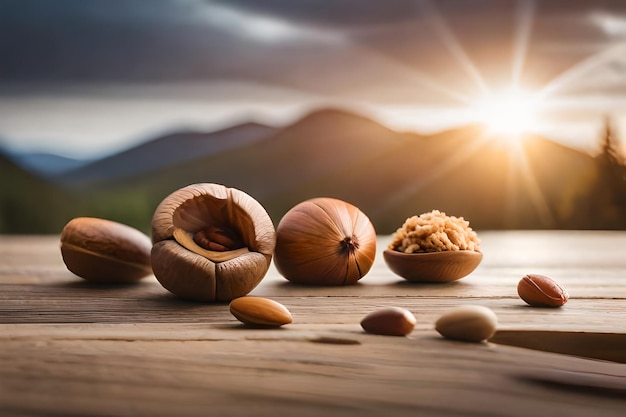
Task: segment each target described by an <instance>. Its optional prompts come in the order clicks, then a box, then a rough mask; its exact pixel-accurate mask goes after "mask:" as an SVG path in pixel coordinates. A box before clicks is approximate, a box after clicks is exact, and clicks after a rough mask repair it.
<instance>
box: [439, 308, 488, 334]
mask: <svg viewBox="0 0 626 417" xmlns="http://www.w3.org/2000/svg"><path fill="white" fill-rule="evenodd" d="M497 324H498V318H497V316H496V314H495V313H494V312H493V311H492V310H490V309H489V308H487V307H483V306H475V305H466V306H461V307H457V308H455V309H453V310H450V311H448V312H446V313H445V314H443V315H442V316H441V317H439V319H438V320H437V322H436V323H435V330H437V331H438V332H439V333H440V334H441V335H442V336H443V337H446V338H448V339H455V340H462V341H466V342H482V341H483V340H486V339H489V338H490V337H491V336H493V335H494V333H495V332H496V326H497Z"/></svg>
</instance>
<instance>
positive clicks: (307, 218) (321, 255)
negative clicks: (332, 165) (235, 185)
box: [274, 197, 376, 285]
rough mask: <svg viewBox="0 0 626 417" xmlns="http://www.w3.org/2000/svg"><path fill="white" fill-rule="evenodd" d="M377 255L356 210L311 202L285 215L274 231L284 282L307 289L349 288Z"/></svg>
mask: <svg viewBox="0 0 626 417" xmlns="http://www.w3.org/2000/svg"><path fill="white" fill-rule="evenodd" d="M375 256H376V231H375V230H374V226H373V225H372V223H371V222H370V220H369V218H368V217H367V216H366V215H365V214H364V213H363V212H362V211H361V210H359V209H358V208H357V207H355V206H353V205H352V204H349V203H346V202H345V201H342V200H338V199H335V198H325V197H322V198H314V199H311V200H307V201H304V202H302V203H300V204H298V205H296V206H295V207H293V208H292V209H291V210H289V211H288V212H287V213H286V214H285V215H284V216H283V218H282V219H281V220H280V223H279V224H278V228H277V229H276V253H275V255H274V264H275V265H276V269H277V270H278V272H279V273H280V274H281V275H282V276H283V277H285V278H286V279H287V280H289V281H291V282H293V283H296V284H306V285H350V284H355V283H356V282H357V281H358V280H359V279H361V278H362V277H363V276H364V275H365V274H367V273H368V272H369V270H370V268H371V267H372V264H373V263H374V257H375Z"/></svg>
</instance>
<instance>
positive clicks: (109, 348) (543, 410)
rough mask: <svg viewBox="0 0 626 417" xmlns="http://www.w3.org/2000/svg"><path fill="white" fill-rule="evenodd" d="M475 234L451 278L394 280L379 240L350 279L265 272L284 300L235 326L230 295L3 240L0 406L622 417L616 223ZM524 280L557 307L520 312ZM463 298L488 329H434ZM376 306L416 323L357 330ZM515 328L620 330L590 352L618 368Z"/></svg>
mask: <svg viewBox="0 0 626 417" xmlns="http://www.w3.org/2000/svg"><path fill="white" fill-rule="evenodd" d="M479 235H480V237H481V239H482V241H483V243H482V250H483V252H484V259H483V262H482V263H481V265H480V266H479V267H478V269H477V270H475V271H474V272H473V273H472V274H471V275H470V276H468V277H466V278H464V279H462V280H460V281H457V282H455V283H451V284H439V285H435V284H428V285H424V284H422V285H416V284H408V283H405V282H404V281H403V280H402V279H401V278H399V277H397V276H395V275H393V273H391V272H390V271H389V270H388V269H387V267H386V265H385V263H384V261H383V258H382V256H381V252H382V250H383V248H384V246H385V245H386V243H387V242H388V240H389V237H388V236H381V237H379V242H378V252H379V253H378V255H377V258H376V262H375V264H374V267H373V268H372V270H371V271H370V273H369V274H368V275H366V276H365V277H364V278H363V279H362V280H361V281H360V282H359V284H357V285H355V286H350V287H340V288H329V287H321V288H317V287H303V286H295V285H292V284H290V283H288V282H287V281H285V280H284V279H282V278H281V277H280V276H279V275H278V273H277V272H276V270H275V269H274V268H273V266H272V268H271V269H270V271H269V273H268V275H267V276H266V278H265V279H264V280H263V282H262V283H261V284H260V285H259V286H258V287H257V288H256V289H255V290H254V291H253V293H252V294H253V295H258V296H265V297H269V298H272V299H274V300H276V301H279V302H281V303H283V304H284V305H285V306H287V307H288V308H289V309H290V310H291V312H292V314H293V317H294V322H293V323H292V324H290V325H287V326H284V327H283V328H280V329H250V328H246V327H244V326H242V325H240V324H239V322H238V321H237V320H236V319H235V318H234V317H233V316H231V315H230V313H229V311H228V306H227V305H226V304H200V303H192V302H186V301H182V300H179V299H177V298H176V297H174V296H173V295H171V294H169V293H168V292H167V291H166V290H164V289H163V288H162V287H161V286H160V285H159V283H158V282H157V281H156V280H155V279H154V277H150V278H147V279H146V280H144V281H142V282H141V283H140V284H138V285H130V286H129V285H127V286H106V287H102V286H94V285H90V284H88V283H86V282H84V281H82V280H81V279H80V278H78V277H76V276H74V275H73V274H71V273H70V272H69V271H67V270H66V268H65V266H64V264H63V262H62V260H61V256H60V251H59V248H58V237H57V236H43V237H42V236H0V343H1V346H2V348H1V349H0V415H1V416H207V415H215V416H239V415H242V416H248V415H255V416H283V415H284V416H316V415H324V416H334V415H337V416H378V415H386V416H387V415H388V416H398V415H399V416H402V415H411V416H416V415H441V416H455V415H476V416H528V415H532V416H539V415H542V416H543V415H545V416H556V415H568V416H590V415H593V416H618V415H619V416H624V415H625V413H626V411H625V410H626V365H624V364H623V362H624V358H625V357H626V348H625V347H624V346H625V345H624V337H623V336H624V335H623V333H626V232H554V231H550V232H543V231H541V232H539V231H531V232H519V231H511V232H482V233H479ZM527 273H538V274H543V275H548V276H551V277H553V278H554V279H556V280H558V281H559V282H560V283H561V284H563V285H564V286H565V287H566V288H567V290H568V291H569V293H570V296H571V298H570V301H569V302H568V303H567V304H566V305H565V306H564V307H563V308H559V309H540V308H532V307H528V306H526V305H525V304H524V303H523V302H522V301H521V300H520V299H519V298H518V296H517V292H516V286H517V282H518V281H519V279H520V278H521V277H522V276H524V275H525V274H527ZM463 304H478V305H483V306H487V307H490V308H491V309H493V310H494V311H495V313H496V314H497V315H498V319H499V326H498V329H499V331H498V333H497V334H496V338H494V339H493V340H492V341H490V342H488V343H487V342H485V343H478V344H476V343H463V342H455V341H449V340H445V339H443V338H442V337H440V336H439V334H438V333H436V332H435V331H434V330H433V324H434V322H435V320H436V319H437V318H438V317H439V316H440V315H441V314H442V313H444V312H445V311H446V310H448V309H450V308H452V307H455V306H459V305H463ZM383 306H400V307H406V308H407V309H409V310H410V311H412V312H413V313H414V314H415V315H416V317H417V326H416V329H415V330H414V332H413V333H412V334H411V335H409V336H408V337H389V336H377V335H370V334H366V333H364V332H363V331H362V329H361V327H360V326H359V322H360V321H361V319H362V318H363V317H364V316H365V315H366V314H367V313H369V312H371V311H373V310H376V309H378V308H380V307H383ZM526 330H529V331H530V330H545V331H555V332H557V335H558V334H566V335H567V334H570V335H580V332H583V335H585V334H586V333H591V332H593V333H598V332H599V333H611V332H617V333H622V334H621V335H618V336H619V339H616V340H612V341H609V340H608V339H603V338H600V339H597V340H595V341H594V342H593V343H592V344H590V345H591V348H590V349H591V350H593V351H594V353H596V354H597V353H599V354H601V355H603V354H607V355H608V356H609V357H611V358H615V360H616V361H609V360H600V359H592V358H584V357H580V356H572V355H566V354H561V353H550V352H545V351H540V350H532V349H525V348H520V347H513V346H507V345H504V344H501V343H496V341H498V340H505V339H506V336H507V334H513V335H515V334H518V333H516V332H517V331H526ZM507 332H508V333H507ZM563 332H564V333H563ZM568 332H570V333H568ZM571 332H574V333H571ZM528 334H529V335H530V334H531V333H528ZM550 334H551V333H549V334H547V335H543V336H541V337H540V339H541V338H544V337H545V338H548V337H549V335H550ZM601 336H602V335H601ZM499 337H500V339H498V338H499ZM531 339H532V338H531V337H530V336H529V337H525V336H524V337H522V340H531ZM567 340H570V341H569V342H567V343H561V345H564V346H561V347H563V348H565V349H567V348H572V347H573V348H576V347H577V346H578V342H577V341H574V342H571V340H577V339H567ZM581 343H582V344H581V346H582V345H584V344H585V343H587V342H581ZM587 344H589V343H587ZM583 347H584V346H583ZM587 348H588V347H587ZM585 349H586V348H585ZM583 350H584V349H583ZM557 351H558V349H557ZM585 355H586V353H585ZM611 355H612V356H611ZM618 361H619V362H622V363H619V362H618Z"/></svg>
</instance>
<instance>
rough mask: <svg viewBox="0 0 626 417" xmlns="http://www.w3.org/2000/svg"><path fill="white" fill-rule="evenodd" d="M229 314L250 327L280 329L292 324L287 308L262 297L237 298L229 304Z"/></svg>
mask: <svg viewBox="0 0 626 417" xmlns="http://www.w3.org/2000/svg"><path fill="white" fill-rule="evenodd" d="M230 312H231V313H232V315H233V316H235V317H236V318H237V320H239V321H241V322H242V323H244V324H248V325H250V326H259V327H280V326H282V325H283V324H289V323H291V322H292V320H293V319H292V317H291V313H290V312H289V310H287V307H285V306H284V305H282V304H280V303H279V302H276V301H274V300H270V299H268V298H262V297H247V296H246V297H239V298H236V299H234V300H233V301H231V302H230Z"/></svg>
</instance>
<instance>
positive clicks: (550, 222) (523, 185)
mask: <svg viewBox="0 0 626 417" xmlns="http://www.w3.org/2000/svg"><path fill="white" fill-rule="evenodd" d="M523 145H524V144H523V143H522V142H521V141H518V142H515V144H513V146H514V147H512V148H510V149H509V152H508V157H509V171H508V174H507V183H508V186H507V198H506V201H507V204H506V206H505V219H504V220H505V222H506V223H507V224H506V226H507V227H516V226H518V224H516V219H515V216H516V208H517V207H519V206H520V205H521V202H520V199H521V198H523V197H522V196H520V194H522V195H523V191H524V190H525V191H526V192H527V193H528V198H530V203H531V205H532V207H533V208H534V210H535V212H536V213H537V216H538V217H539V220H540V222H541V225H542V226H544V227H554V223H555V220H554V215H553V214H552V210H551V209H550V206H549V205H548V202H547V200H546V197H545V196H544V195H543V193H542V191H541V188H540V186H539V182H538V181H537V178H536V177H535V175H534V174H533V171H532V169H531V167H530V164H529V162H528V157H527V155H526V150H525V149H524V146H523Z"/></svg>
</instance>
